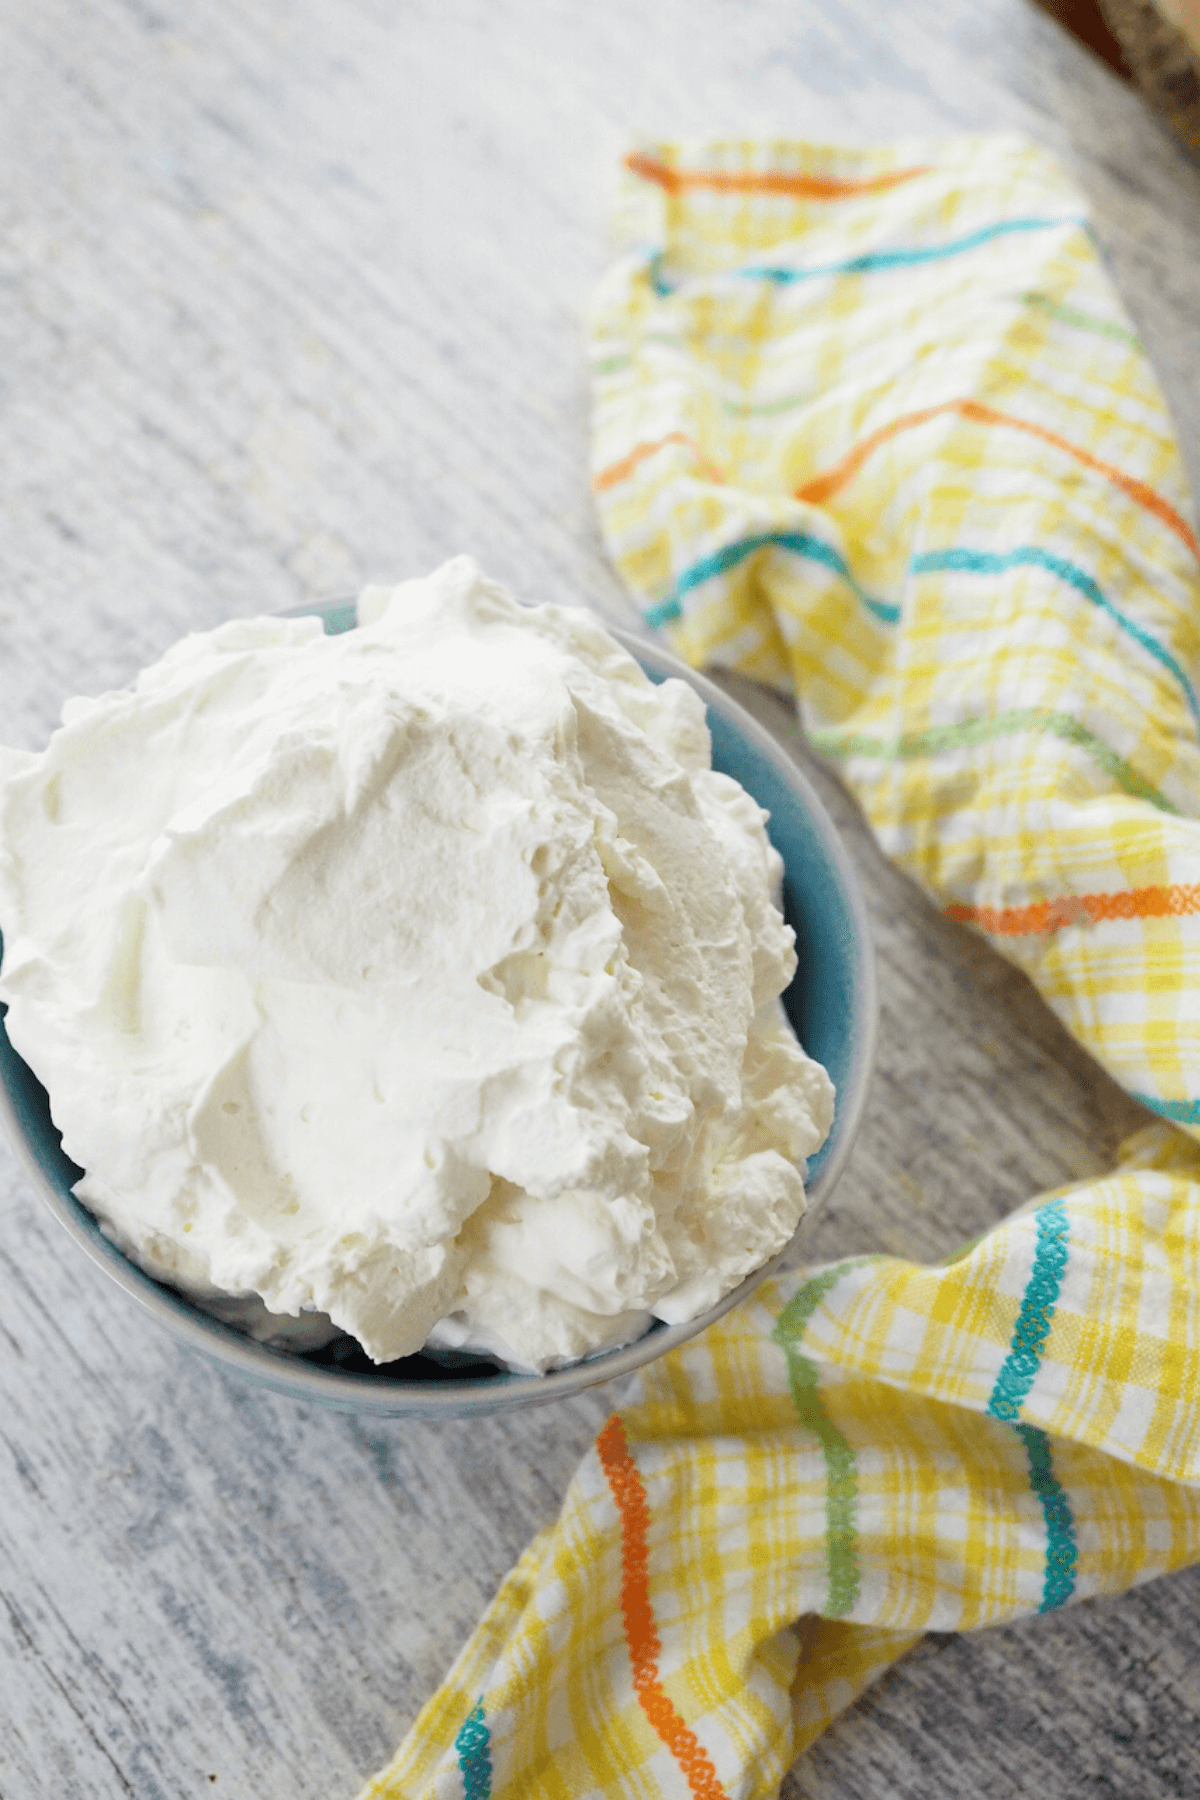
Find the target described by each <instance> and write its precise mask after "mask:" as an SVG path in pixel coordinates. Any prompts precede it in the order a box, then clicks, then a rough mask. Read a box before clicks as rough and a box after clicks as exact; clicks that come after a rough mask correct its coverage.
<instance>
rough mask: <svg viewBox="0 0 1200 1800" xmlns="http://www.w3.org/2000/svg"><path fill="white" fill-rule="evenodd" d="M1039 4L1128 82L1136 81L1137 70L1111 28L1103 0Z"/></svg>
mask: <svg viewBox="0 0 1200 1800" xmlns="http://www.w3.org/2000/svg"><path fill="white" fill-rule="evenodd" d="M1038 4H1039V5H1040V6H1041V8H1042V10H1043V11H1044V12H1048V13H1050V14H1052V15H1053V17H1054V18H1056V19H1057V20H1058V22H1059V24H1060V25H1065V26H1066V28H1067V30H1068V31H1069V32H1071V33H1073V35H1074V36H1075V37H1077V38H1079V39H1080V40H1081V42H1083V43H1085V44H1086V45H1087V46H1088V48H1089V49H1090V50H1094V51H1095V52H1096V55H1097V56H1099V57H1102V58H1103V59H1104V61H1105V62H1106V63H1107V64H1108V66H1109V68H1110V69H1115V70H1116V72H1117V74H1118V75H1123V76H1124V78H1125V80H1126V81H1132V80H1133V70H1132V69H1131V68H1130V66H1129V64H1128V63H1127V62H1126V60H1125V58H1124V56H1123V55H1122V53H1121V46H1120V44H1119V43H1118V42H1117V40H1116V38H1115V37H1114V36H1113V34H1112V32H1111V30H1110V29H1109V26H1108V21H1107V20H1106V19H1105V17H1104V14H1103V13H1102V12H1101V10H1100V4H1099V0H1038Z"/></svg>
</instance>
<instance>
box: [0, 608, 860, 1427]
mask: <svg viewBox="0 0 1200 1800" xmlns="http://www.w3.org/2000/svg"><path fill="white" fill-rule="evenodd" d="M346 604H347V602H346V601H345V600H342V599H339V600H336V601H328V602H325V603H316V604H314V605H312V606H304V607H297V608H293V609H289V612H288V614H287V616H289V617H310V616H315V617H319V618H322V619H327V618H328V617H329V615H330V614H332V613H335V612H337V611H339V610H341V609H343V608H344V607H345V606H346ZM601 622H602V623H603V624H604V625H605V627H606V629H607V630H608V631H609V632H610V633H611V635H612V636H613V637H615V638H616V639H617V641H618V642H619V643H620V644H621V645H622V646H623V647H624V648H625V649H626V650H628V651H629V653H630V654H631V655H632V656H633V657H635V658H636V660H637V661H638V662H639V663H640V664H641V665H642V667H643V668H645V669H646V670H647V672H648V673H649V672H651V671H652V672H653V673H654V674H656V675H658V676H659V678H660V679H665V678H669V677H675V678H677V679H679V680H681V681H686V682H688V683H689V684H690V685H691V686H692V687H693V688H694V689H695V690H696V692H697V693H698V694H699V695H700V698H701V699H702V700H703V701H704V703H705V705H706V706H708V707H712V708H714V709H715V710H716V711H718V712H720V713H722V714H724V716H725V718H726V720H727V721H728V722H729V723H730V724H732V725H733V726H734V727H735V728H736V729H737V730H738V731H739V732H740V733H741V735H742V736H743V737H744V738H746V739H748V740H749V742H750V743H751V744H752V745H753V746H754V748H755V749H756V750H757V751H758V752H759V754H760V755H761V756H762V757H764V758H765V759H766V760H767V761H769V762H770V763H772V764H774V766H775V768H776V771H777V772H778V774H779V775H780V777H781V778H782V780H783V781H784V782H785V783H786V784H787V785H788V786H790V787H791V788H792V789H793V790H794V791H796V792H797V793H798V795H799V797H800V800H801V802H802V804H803V806H804V808H805V809H806V811H807V812H808V814H809V816H810V818H811V820H812V822H813V824H814V825H815V827H816V831H817V834H818V836H819V837H820V839H821V841H822V844H823V846H824V848H825V850H826V852H827V853H828V856H829V859H830V861H831V862H832V864H833V865H834V868H835V870H836V872H837V875H838V877H839V879H840V882H841V886H842V891H843V897H844V899H845V901H846V904H847V906H848V909H849V912H850V915H851V918H852V921H853V927H854V930H853V937H854V944H855V949H856V951H857V967H856V969H855V982H854V1016H853V1019H852V1021H851V1027H852V1032H853V1038H852V1042H853V1046H854V1049H853V1053H852V1056H851V1059H850V1078H849V1081H844V1082H843V1084H842V1088H841V1091H840V1092H839V1094H838V1097H837V1112H836V1115H835V1119H834V1126H833V1133H832V1134H831V1135H832V1138H833V1141H832V1142H831V1143H830V1145H829V1149H828V1152H827V1153H826V1154H825V1155H824V1156H823V1158H822V1162H821V1166H820V1168H819V1169H818V1170H817V1171H816V1172H815V1174H814V1176H813V1179H812V1182H811V1184H810V1185H809V1186H808V1190H807V1192H808V1203H809V1210H810V1211H811V1210H812V1208H813V1207H814V1206H816V1205H817V1204H819V1203H820V1202H821V1201H822V1200H824V1199H826V1198H827V1197H828V1195H829V1194H830V1193H831V1192H832V1190H833V1187H834V1184H835V1183H836V1181H837V1180H838V1178H839V1176H840V1175H841V1173H842V1171H843V1169H844V1168H845V1166H846V1162H847V1160H848V1158H849V1156H850V1152H851V1150H852V1148H853V1145H854V1140H855V1138H856V1137H857V1135H858V1130H859V1127H860V1125H861V1123H862V1116H863V1112H864V1109H865V1107H866V1103H867V1095H868V1090H869V1087H870V1078H871V1071H872V1068H873V1065H874V1059H875V1043H876V1037H877V1032H878V1019H879V1002H878V991H877V983H876V973H875V948H874V941H873V938H872V934H871V927H870V921H869V918H868V915H867V909H866V904H865V901H864V899H863V896H862V891H861V888H860V886H859V882H858V877H857V875H856V873H855V870H854V866H853V864H852V863H851V860H850V857H849V854H848V852H847V850H846V848H845V845H844V844H843V843H842V840H841V838H840V836H839V835H838V831H837V828H836V826H835V825H834V823H833V821H832V819H831V818H830V816H829V814H828V812H827V811H826V809H825V806H824V804H823V802H822V801H821V799H820V797H819V795H818V794H817V791H816V789H815V788H814V787H813V785H812V783H811V782H810V781H809V779H808V777H807V776H806V775H805V773H804V771H803V769H802V768H801V767H800V765H799V764H798V763H797V762H796V760H795V759H794V758H793V757H792V756H790V755H789V754H788V752H787V751H786V750H785V749H784V748H783V746H782V745H781V744H780V743H779V742H778V740H777V739H776V738H774V737H773V736H772V735H771V734H770V732H769V731H767V729H766V728H765V727H764V726H762V725H760V724H759V723H758V721H757V720H756V719H755V718H753V717H752V715H751V714H750V713H748V712H747V711H746V709H745V708H744V707H743V706H740V705H739V704H738V702H737V701H736V700H733V699H732V698H731V697H730V696H729V695H727V694H726V693H725V692H724V691H723V690H722V689H721V688H719V687H718V686H717V685H716V683H715V682H712V681H710V680H709V679H708V677H707V676H705V675H702V674H700V673H698V672H697V671H696V670H695V669H691V668H689V667H688V666H687V665H686V664H685V663H682V662H680V661H679V660H678V658H676V657H675V656H673V655H671V654H670V652H669V651H666V650H664V649H663V648H662V646H661V645H660V644H659V643H657V642H655V641H654V640H653V639H650V638H647V637H644V636H642V635H640V634H638V633H635V632H631V631H627V630H624V629H622V628H620V627H618V626H614V625H612V624H610V623H609V622H608V621H607V620H602V621H601ZM14 1055H15V1052H14ZM0 1119H2V1120H3V1123H4V1125H5V1127H6V1129H7V1131H8V1135H9V1139H10V1141H11V1142H12V1144H13V1145H14V1146H15V1148H16V1150H17V1153H18V1155H19V1157H20V1159H21V1161H22V1162H23V1164H24V1166H25V1169H26V1172H27V1173H28V1175H29V1176H30V1178H31V1180H32V1182H33V1184H34V1187H35V1189H36V1190H37V1192H38V1193H39V1194H40V1195H41V1197H42V1199H43V1200H44V1201H45V1202H46V1204H47V1205H48V1206H49V1208H50V1210H51V1212H52V1213H53V1214H54V1216H55V1218H56V1219H57V1220H58V1222H59V1224H60V1225H62V1226H63V1227H64V1229H65V1230H66V1231H67V1232H68V1233H69V1234H70V1236H71V1237H72V1238H73V1239H74V1240H75V1242H76V1243H77V1244H78V1245H79V1246H80V1248H81V1249H82V1250H83V1251H84V1252H85V1253H86V1254H87V1255H88V1256H89V1257H90V1258H91V1260H92V1261H93V1262H94V1263H96V1264H97V1265H98V1266H99V1267H100V1268H102V1269H103V1270H104V1271H105V1273H106V1274H108V1275H109V1276H110V1277H112V1278H113V1279H114V1280H115V1281H116V1282H117V1283H118V1285H119V1286H120V1287H122V1288H123V1289H124V1290H125V1292H126V1293H127V1294H129V1295H130V1296H131V1297H132V1298H133V1299H134V1300H136V1301H137V1302H138V1304H139V1305H141V1306H143V1307H144V1308H146V1309H147V1310H148V1311H149V1312H151V1313H153V1314H154V1315H155V1317H156V1318H158V1319H159V1320H160V1322H162V1323H163V1324H165V1325H166V1326H168V1327H169V1328H170V1329H172V1330H173V1331H174V1332H175V1334H176V1335H177V1337H179V1338H181V1339H182V1340H183V1341H184V1343H185V1344H187V1345H188V1346H189V1347H190V1348H193V1349H197V1350H201V1351H203V1352H204V1353H205V1354H206V1355H207V1356H209V1357H212V1358H215V1359H216V1361H217V1362H219V1363H221V1364H222V1365H224V1366H225V1367H227V1368H232V1369H235V1370H236V1371H237V1372H238V1373H239V1374H241V1375H243V1376H245V1377H246V1378H248V1379H249V1380H251V1381H253V1382H255V1383H256V1384H258V1385H259V1386H262V1387H267V1388H270V1389H273V1390H274V1391H275V1392H277V1393H282V1394H287V1395H290V1396H291V1398H293V1399H296V1400H309V1401H316V1402H319V1403H320V1404H322V1405H325V1406H332V1407H335V1408H339V1409H341V1410H343V1411H349V1412H357V1413H365V1414H370V1415H373V1416H376V1417H394V1418H396V1417H409V1418H426V1419H448V1418H458V1417H466V1416H469V1415H472V1414H483V1413H495V1412H508V1411H513V1410H515V1409H517V1408H519V1407H525V1406H537V1405H543V1404H545V1403H547V1402H549V1401H551V1400H558V1399H565V1398H566V1397H567V1396H568V1395H572V1394H577V1393H580V1392H582V1391H583V1390H584V1389H585V1388H588V1387H593V1386H596V1385H597V1384H599V1383H601V1382H607V1381H615V1380H618V1379H620V1378H621V1377H623V1376H625V1375H629V1374H632V1373H633V1371H634V1370H636V1369H639V1368H641V1367H643V1366H644V1365H645V1364H646V1363H648V1362H652V1361H655V1360H656V1359H657V1358H658V1357H659V1356H662V1355H664V1354H665V1353H666V1352H667V1351H668V1350H673V1349H676V1348H677V1347H678V1346H679V1345H681V1344H683V1343H686V1342H687V1341H688V1339H689V1338H693V1337H696V1336H697V1335H698V1334H699V1333H700V1332H702V1331H704V1330H705V1329H706V1327H707V1326H709V1325H711V1324H713V1323H714V1322H715V1321H716V1320H717V1319H720V1318H722V1317H724V1315H725V1314H726V1313H727V1312H730V1311H731V1310H732V1308H733V1307H735V1306H736V1305H737V1304H738V1303H739V1301H741V1300H744V1299H746V1297H747V1296H748V1295H749V1294H751V1293H753V1292H754V1290H755V1288H757V1287H758V1286H759V1285H760V1284H761V1283H762V1282H764V1281H766V1280H767V1279H768V1278H769V1277H770V1276H771V1275H772V1274H773V1273H774V1272H775V1271H776V1270H777V1269H778V1268H779V1267H780V1266H781V1265H782V1264H783V1263H784V1261H785V1260H786V1259H787V1258H788V1256H789V1254H790V1252H791V1248H792V1245H791V1244H790V1243H789V1244H788V1245H786V1246H785V1247H784V1249H783V1250H781V1251H780V1252H779V1253H778V1255H777V1256H775V1257H773V1258H772V1259H771V1260H770V1261H769V1262H767V1263H764V1264H763V1266H762V1267H761V1268H759V1269H756V1270H754V1271H753V1273H752V1274H750V1275H748V1276H747V1277H746V1279H745V1280H744V1281H742V1282H741V1283H739V1285H738V1286H737V1287H735V1288H732V1289H731V1290H730V1292H729V1293H728V1294H726V1295H724V1296H723V1298H722V1299H720V1300H719V1301H718V1302H717V1304H716V1305H715V1306H712V1307H709V1308H708V1310H707V1311H705V1312H703V1313H699V1314H697V1316H696V1317H695V1318H693V1319H688V1320H686V1321H684V1322H683V1323H682V1324H679V1325H665V1324H663V1323H661V1322H657V1323H656V1324H655V1325H653V1326H652V1327H651V1329H650V1330H649V1331H648V1332H646V1333H645V1335H644V1336H642V1337H640V1338H638V1339H636V1341H635V1342H633V1343H632V1344H626V1345H624V1346H623V1347H622V1348H620V1349H617V1350H608V1351H600V1352H597V1353H596V1354H595V1355H594V1356H592V1357H588V1358H585V1359H584V1360H583V1361H581V1362H578V1363H572V1364H571V1365H570V1366H569V1367H568V1368H565V1369H553V1370H550V1371H549V1372H548V1373H547V1374H545V1375H517V1374H508V1375H501V1376H500V1377H497V1376H496V1375H494V1374H492V1375H489V1376H486V1377H483V1378H480V1377H474V1378H473V1377H471V1376H470V1375H468V1374H466V1373H465V1372H464V1374H463V1376H462V1377H461V1378H458V1379H453V1380H446V1381H438V1382H428V1383H426V1382H418V1381H407V1380H403V1379H401V1378H398V1377H395V1376H388V1375H384V1374H382V1373H375V1374H370V1373H365V1372H358V1371H356V1370H349V1369H339V1368H336V1367H333V1366H330V1365H328V1364H320V1363H311V1362H308V1361H306V1360H305V1359H304V1358H303V1357H302V1356H298V1355H294V1354H291V1353H289V1352H286V1351H279V1350H273V1349H271V1348H269V1347H268V1346H266V1345H263V1344H258V1343H256V1342H254V1340H253V1339H251V1338H248V1337H246V1335H245V1334H244V1333H242V1332H240V1331H238V1330H236V1329H235V1328H234V1327H232V1326H229V1325H225V1324H223V1323H222V1322H221V1321H220V1320H219V1319H215V1318H213V1317H212V1316H211V1315H210V1314H207V1313H204V1312H202V1311H200V1310H199V1308H197V1307H195V1306H193V1305H192V1303H191V1302H190V1301H189V1300H188V1299H187V1298H186V1296H184V1295H183V1294H180V1293H177V1292H176V1291H175V1290H174V1289H172V1288H170V1287H167V1286H165V1285H164V1284H163V1283H161V1282H159V1281H156V1280H155V1279H154V1277H153V1276H151V1275H149V1274H148V1273H147V1272H146V1271H145V1270H143V1269H141V1268H139V1267H138V1265H137V1264H136V1263H134V1262H132V1261H131V1260H130V1259H129V1258H128V1257H127V1256H126V1255H125V1254H124V1252H123V1251H121V1250H120V1249H119V1248H118V1247H117V1245H116V1244H114V1243H113V1242H112V1241H111V1240H110V1239H109V1238H108V1237H106V1236H105V1235H104V1232H103V1229H102V1227H101V1226H100V1225H99V1223H98V1221H97V1220H96V1219H95V1218H94V1217H93V1216H92V1214H91V1213H89V1212H88V1210H87V1208H86V1207H84V1206H83V1205H82V1203H81V1202H80V1201H78V1200H76V1199H75V1198H74V1197H73V1196H64V1195H63V1194H61V1193H59V1192H58V1190H57V1189H56V1188H55V1187H54V1186H53V1185H52V1183H51V1182H50V1180H49V1179H48V1178H47V1176H46V1174H45V1172H44V1171H43V1169H42V1168H41V1166H40V1164H39V1162H38V1160H37V1157H36V1155H35V1154H34V1151H33V1149H32V1147H31V1145H30V1144H29V1142H28V1141H27V1138H26V1135H25V1131H24V1128H23V1126H22V1123H21V1120H20V1117H19V1114H18V1112H17V1108H16V1105H15V1103H14V1101H13V1098H12V1096H11V1094H10V1092H9V1089H8V1085H7V1081H6V1080H4V1079H2V1078H0ZM800 1229H803V1220H802V1221H801V1226H800ZM793 1241H794V1240H793Z"/></svg>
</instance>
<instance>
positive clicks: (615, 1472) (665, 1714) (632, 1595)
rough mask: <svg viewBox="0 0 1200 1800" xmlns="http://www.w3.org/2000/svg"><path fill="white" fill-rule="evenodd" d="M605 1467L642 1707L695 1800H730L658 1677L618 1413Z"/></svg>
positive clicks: (642, 1531) (644, 1518)
mask: <svg viewBox="0 0 1200 1800" xmlns="http://www.w3.org/2000/svg"><path fill="white" fill-rule="evenodd" d="M596 1450H597V1452H598V1454H599V1457H600V1463H601V1467H602V1468H603V1470H604V1473H605V1475H606V1476H607V1477H608V1485H609V1487H610V1488H611V1489H612V1497H613V1499H614V1500H615V1501H616V1503H617V1511H618V1513H619V1514H620V1517H621V1616H622V1618H623V1619H624V1621H625V1637H626V1641H627V1642H628V1644H629V1660H630V1662H631V1663H632V1664H633V1687H634V1692H635V1693H636V1694H637V1697H638V1704H639V1705H640V1706H641V1709H642V1711H643V1712H644V1713H645V1715H646V1717H647V1719H648V1720H649V1721H650V1724H651V1725H652V1726H653V1727H654V1729H655V1731H656V1732H657V1733H658V1735H659V1737H660V1738H661V1739H662V1741H663V1743H664V1744H665V1745H666V1746H667V1748H668V1750H669V1751H670V1752H671V1754H672V1756H674V1758H675V1760H676V1762H677V1763H678V1764H679V1766H680V1768H681V1769H682V1770H683V1773H684V1775H685V1777H686V1778H687V1784H688V1788H689V1790H690V1792H691V1793H692V1795H693V1796H694V1800H727V1795H726V1793H725V1789H724V1788H723V1787H722V1786H721V1783H720V1781H719V1780H718V1778H717V1771H716V1769H715V1768H714V1767H713V1764H712V1760H711V1758H710V1757H709V1754H708V1752H707V1750H706V1749H705V1748H704V1746H703V1744H701V1743H700V1741H699V1739H698V1738H697V1737H696V1734H695V1733H694V1732H693V1731H692V1730H691V1728H690V1727H689V1726H688V1725H686V1724H685V1723H684V1721H683V1720H682V1719H681V1718H680V1716H679V1714H678V1713H677V1712H676V1710H675V1707H674V1704H673V1703H672V1701H671V1699H670V1698H669V1696H668V1694H667V1693H666V1690H665V1689H664V1688H663V1685H662V1682H661V1681H660V1680H659V1675H658V1658H659V1655H660V1654H661V1651H662V1645H661V1643H660V1642H659V1637H658V1630H657V1627H656V1626H655V1623H654V1608H653V1607H652V1605H651V1603H650V1583H649V1579H648V1556H649V1552H648V1550H647V1545H646V1528H647V1526H648V1525H649V1523H650V1509H649V1507H648V1506H647V1504H646V1490H645V1488H644V1487H643V1486H642V1478H641V1475H640V1474H639V1473H638V1467H637V1464H636V1463H635V1462H634V1460H633V1457H632V1456H631V1455H630V1454H629V1444H628V1441H627V1439H626V1437H625V1427H624V1426H623V1425H622V1424H621V1421H620V1419H619V1417H618V1416H617V1414H616V1413H614V1414H613V1416H612V1418H611V1419H610V1420H609V1421H608V1424H607V1425H606V1426H605V1427H604V1430H603V1431H602V1432H601V1433H600V1435H599V1437H598V1438H597V1439H596Z"/></svg>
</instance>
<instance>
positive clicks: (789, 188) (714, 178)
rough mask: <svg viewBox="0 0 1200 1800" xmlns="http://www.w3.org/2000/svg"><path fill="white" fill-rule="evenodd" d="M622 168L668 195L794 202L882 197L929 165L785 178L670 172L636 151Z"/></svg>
mask: <svg viewBox="0 0 1200 1800" xmlns="http://www.w3.org/2000/svg"><path fill="white" fill-rule="evenodd" d="M625 167H626V168H627V169H628V170H629V171H630V172H631V173H632V174H634V175H640V176H641V178H642V180H643V181H653V182H654V183H655V184H656V185H657V186H658V187H660V188H663V189H665V191H666V192H667V193H668V194H683V193H686V192H687V191H688V190H689V189H695V188H706V189H707V190H708V192H709V193H712V194H788V195H791V196H792V197H793V198H795V199H797V200H849V199H852V198H853V197H854V195H855V194H882V193H886V191H887V189H888V188H894V187H899V186H900V184H901V182H903V181H911V180H912V179H913V177H914V176H916V175H926V174H928V172H929V165H928V164H927V163H923V164H921V165H920V166H919V167H916V168H912V169H895V170H893V172H892V173H891V174H890V175H869V176H867V177H866V178H865V179H864V180H860V181H852V180H845V179H843V178H842V177H840V176H837V175H799V174H797V175H788V174H786V173H785V172H784V171H783V170H782V169H768V170H765V171H764V172H763V173H761V174H755V173H754V172H753V171H751V170H749V169H746V170H738V171H734V170H731V169H672V168H671V167H670V166H669V164H667V163H665V162H661V161H660V160H659V159H658V158H657V157H654V156H643V155H642V153H641V152H640V151H634V152H633V153H632V154H631V155H629V156H627V157H626V158H625Z"/></svg>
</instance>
